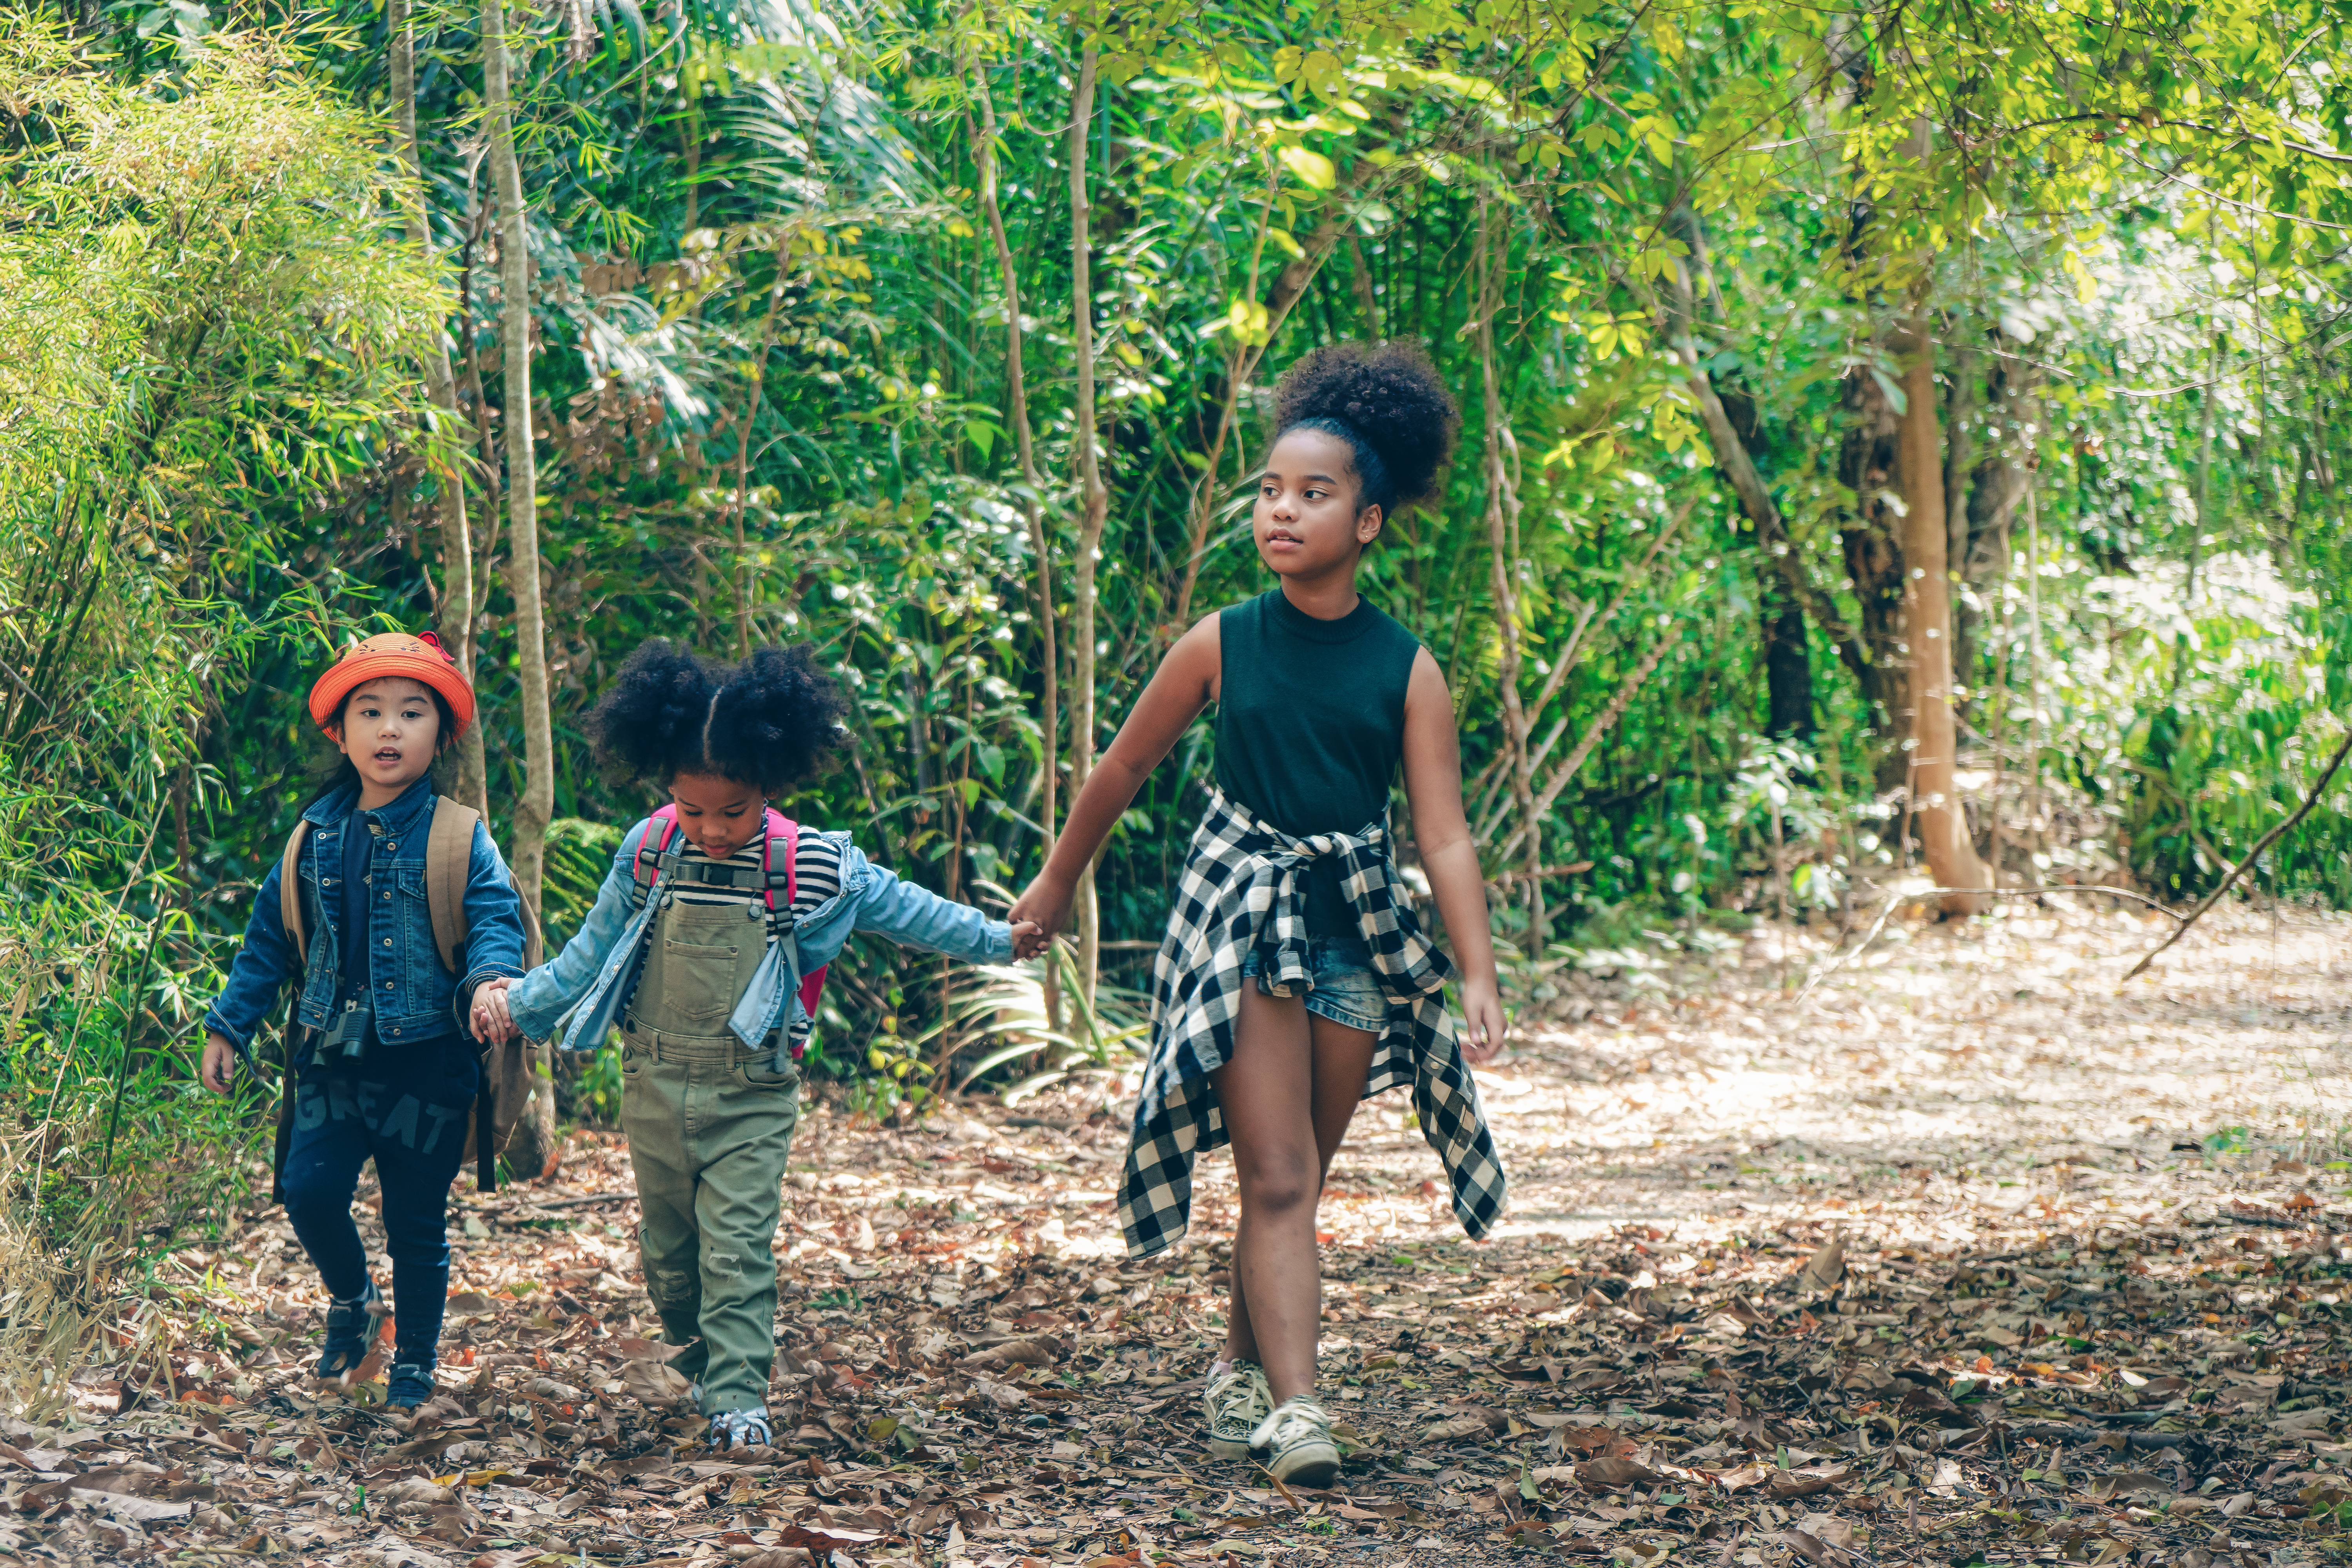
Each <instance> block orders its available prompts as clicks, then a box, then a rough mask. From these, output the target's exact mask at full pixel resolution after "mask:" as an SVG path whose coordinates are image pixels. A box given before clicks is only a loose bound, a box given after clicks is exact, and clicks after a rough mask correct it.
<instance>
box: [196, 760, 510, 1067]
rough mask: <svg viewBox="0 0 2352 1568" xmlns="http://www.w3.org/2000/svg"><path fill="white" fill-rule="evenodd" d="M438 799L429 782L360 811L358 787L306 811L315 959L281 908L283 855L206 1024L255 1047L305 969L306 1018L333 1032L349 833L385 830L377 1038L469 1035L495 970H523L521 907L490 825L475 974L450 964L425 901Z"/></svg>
mask: <svg viewBox="0 0 2352 1568" xmlns="http://www.w3.org/2000/svg"><path fill="white" fill-rule="evenodd" d="M435 799H436V797H435V795H434V794H433V789H432V786H431V785H430V784H426V785H425V786H424V787H421V788H415V789H411V790H409V791H408V793H406V794H405V795H402V796H401V797H400V798H399V799H397V800H395V801H394V802H392V803H391V804H390V805H386V806H385V807H384V808H383V810H381V811H361V810H359V809H358V804H359V786H358V785H357V784H353V785H352V786H351V787H350V788H349V789H347V790H341V791H338V792H337V793H335V794H334V795H329V796H328V797H327V798H326V799H324V800H321V801H320V802H319V803H317V804H316V805H312V806H311V807H310V809H309V810H308V811H306V812H304V813H303V814H302V816H303V819H304V820H305V821H307V822H309V823H310V836H309V837H307V838H305V839H304V840H303V844H302V853H301V856H300V858H299V859H298V861H297V863H296V866H297V875H299V877H300V878H301V879H302V899H303V903H304V907H305V908H307V909H308V910H309V911H310V920H309V928H310V929H309V936H310V943H309V945H310V962H309V963H308V964H307V965H305V964H303V963H302V962H301V961H300V960H299V959H298V958H296V956H295V953H294V939H293V938H292V937H291V936H290V935H289V934H288V932H287V930H286V922H285V921H284V919H283V918H282V917H281V916H280V914H279V912H278V905H279V899H278V878H279V876H280V874H281V873H282V871H283V869H284V866H283V860H282V858H281V860H280V862H279V863H278V864H275V865H272V866H271V867H270V868H269V875H268V876H267V877H264V878H263V879H261V891H260V892H259V893H258V894H257V895H255V898H254V905H253V918H252V919H251V920H250V921H247V922H246V927H245V946H244V947H243V948H241V949H240V950H239V951H238V952H237V955H236V963H234V964H232V965H231V966H230V968H229V972H228V984H227V985H226V986H224V987H223V988H222V990H221V994H220V995H219V997H218V998H216V999H215V1001H214V1003H213V1005H212V1007H211V1009H210V1010H209V1011H207V1012H206V1013H205V1028H206V1029H208V1030H212V1031H215V1032H216V1033H219V1034H222V1035H226V1036H227V1037H229V1038H230V1039H231V1040H233V1041H235V1042H236V1044H237V1045H239V1046H249V1045H251V1044H252V1041H253V1036H254V1032H255V1031H256V1030H257V1029H258V1028H260V1027H261V1021H262V1020H263V1019H264V1018H265V1017H267V1016H268V1014H269V1010H270V1008H272V1007H273V1006H275V1005H277V1003H278V991H279V989H280V988H281V987H282V986H283V985H284V984H286V982H287V980H288V979H289V977H291V976H293V975H294V974H295V973H296V971H297V969H298V967H299V969H300V972H301V992H300V994H299V996H298V997H297V998H296V1000H295V1004H294V1017H295V1020H296V1022H298V1023H299V1024H301V1025H303V1026H307V1027H310V1028H313V1029H322V1028H325V1027H326V1026H327V1023H328V1015H329V1013H330V1012H331V1009H332V1008H333V1007H334V1005H335V970H336V967H337V963H336V961H337V959H338V958H339V957H340V955H341V951H342V932H341V923H342V916H343V908H342V904H343V900H342V889H341V883H342V876H343V835H344V834H345V833H347V832H350V833H365V832H366V831H367V830H368V825H369V824H371V823H372V824H373V825H374V826H377V827H380V828H382V829H383V832H382V833H381V834H380V835H378V836H377V838H376V842H375V846H374V849H373V856H372V864H371V866H370V868H369V875H370V877H371V878H372V879H373V881H372V882H371V884H370V888H371V890H372V891H373V892H374V893H376V894H377V895H378V896H377V897H375V898H373V899H371V900H368V915H369V919H368V942H367V952H368V973H367V990H368V994H369V996H371V997H372V998H373V1000H374V1002H375V1021H376V1036H377V1037H378V1038H379V1039H381V1040H383V1042H384V1043H385V1044H386V1045H406V1044H412V1043H414V1042H416V1041H420V1040H434V1039H439V1038H441V1037H443V1036H445V1035H448V1034H451V1033H453V1032H457V1031H461V1030H462V1029H463V1028H464V1026H465V1016H466V1009H467V1006H469V1005H471V1001H472V997H473V994H474V987H475V986H476V985H478V984H480V983H481V982H482V981H484V980H485V979H488V977H489V976H491V975H493V974H520V973H522V900H520V897H518V896H517V894H516V892H515V886H514V879H512V878H511V877H509V876H508V875H507V864H506V862H505V861H504V860H503V859H501V858H499V847H498V846H497V845H496V844H493V843H492V842H491V841H490V833H489V829H488V827H487V826H483V825H482V824H479V823H477V824H475V826H474V852H473V857H472V861H471V864H470V865H469V866H468V868H467V874H466V954H465V967H466V973H464V974H462V975H458V974H452V973H449V972H448V971H447V970H446V969H444V968H442V967H441V954H440V952H439V950H438V949H436V947H435V946H434V944H433V915H432V911H431V910H430V909H429V908H428V907H427V906H426V904H425V840H426V838H427V837H428V836H429V832H430V830H431V828H432V826H433V809H434V801H435Z"/></svg>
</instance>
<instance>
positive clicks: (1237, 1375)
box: [1201, 1361, 1274, 1459]
mask: <svg viewBox="0 0 2352 1568" xmlns="http://www.w3.org/2000/svg"><path fill="white" fill-rule="evenodd" d="M1201 1414H1202V1416H1203V1417H1204V1418H1206V1420H1207V1422H1208V1425H1209V1452H1211V1453H1212V1454H1214V1455H1215V1456H1216V1457H1217V1458H1220V1459H1246V1458H1249V1451H1250V1434H1251V1433H1253V1432H1255V1431H1256V1430H1257V1429H1258V1427H1259V1426H1261V1425H1262V1424H1263V1423H1264V1422H1265V1418H1266V1417H1267V1416H1268V1415H1273V1414H1274V1390H1272V1389H1270V1388H1268V1387H1267V1386H1266V1385H1265V1368H1264V1367H1262V1366H1260V1365H1258V1364H1257V1363H1255V1362H1254V1361H1237V1362H1234V1363H1233V1364H1232V1365H1231V1366H1230V1367H1228V1368H1227V1369H1226V1370H1225V1371H1224V1372H1223V1373H1219V1374H1217V1375H1216V1376H1215V1377H1213V1378H1211V1379H1210V1380H1209V1386H1208V1388H1207V1389H1206V1390H1205V1391H1203V1392H1202V1395H1201Z"/></svg>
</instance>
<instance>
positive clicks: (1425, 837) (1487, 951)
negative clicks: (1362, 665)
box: [1404, 648, 1504, 1066]
mask: <svg viewBox="0 0 2352 1568" xmlns="http://www.w3.org/2000/svg"><path fill="white" fill-rule="evenodd" d="M1404 793H1405V798H1406V799H1407V800H1408V801H1410V802H1411V803H1412V831H1413V837H1415V838H1416V839H1417V840H1418V841H1419V842H1420V846H1421V864H1422V868H1423V870H1424V871H1426V872H1428V874H1429V887H1430V890H1431V891H1432V892H1433V893H1434V894H1436V895H1437V912H1438V913H1439V914H1440V915H1441V916H1443V917H1444V921H1445V934H1446V936H1447V937H1448V938H1449V939H1451V940H1452V942H1453V943H1454V963H1456V964H1457V965H1459V966H1460V968H1461V970H1462V1013H1463V1021H1464V1023H1465V1024H1466V1025H1467V1026H1468V1027H1467V1029H1466V1030H1465V1035H1464V1038H1463V1041H1462V1054H1463V1056H1464V1057H1465V1058H1467V1059H1468V1060H1469V1061H1470V1062H1471V1064H1472V1065H1473V1066H1477V1065H1481V1064H1484V1063H1486V1062H1490V1061H1492V1060H1494V1059H1495V1057H1496V1053H1498V1052H1499V1051H1501V1050H1502V1048H1503V1029H1504V1024H1503V999H1502V993H1501V990H1500V988H1499V987H1498V986H1497V984H1496V979H1495V934H1494V931H1493V928H1492V927H1490V926H1489V925H1488V924H1487V921H1486V879H1485V877H1484V876H1483V875H1482V874H1481V873H1480V871H1479V869H1478V847H1477V845H1475V843H1473V842H1472V841H1471V838H1470V823H1469V819H1468V818H1467V817H1466V816H1465V815H1464V813H1463V810H1462V743H1461V740H1460V738H1459V737H1458V736H1457V735H1456V734H1455V733H1454V698H1453V694H1452V693H1450V692H1448V691H1447V690H1446V689H1445V677H1444V675H1443V674H1442V673H1440V672H1439V670H1438V668H1437V660H1436V659H1435V658H1433V657H1432V656H1431V654H1430V651H1429V650H1428V649H1427V648H1423V649H1422V650H1421V653H1420V655H1419V656H1418V657H1417V658H1414V660H1413V664H1412V684H1411V685H1409V686H1407V687H1406V688H1405V697H1404Z"/></svg>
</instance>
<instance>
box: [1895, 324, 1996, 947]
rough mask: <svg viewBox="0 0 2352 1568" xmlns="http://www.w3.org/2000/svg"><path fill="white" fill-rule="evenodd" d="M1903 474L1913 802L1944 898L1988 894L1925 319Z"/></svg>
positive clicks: (1904, 438)
mask: <svg viewBox="0 0 2352 1568" xmlns="http://www.w3.org/2000/svg"><path fill="white" fill-rule="evenodd" d="M1905 337H1906V339H1907V342H1906V343H1905V344H1904V350H1905V358H1906V361H1907V363H1906V368H1905V371H1904V377H1903V390H1904V409H1903V415H1902V430H1901V450H1900V455H1899V459H1898V464H1897V467H1898V468H1899V471H1900V477H1901V482H1902V486H1903V499H1904V501H1905V509H1904V516H1903V531H1902V548H1903V561H1904V564H1905V566H1906V567H1907V568H1908V570H1907V572H1906V574H1905V576H1906V581H1905V583H1904V588H1903V632H1904V637H1905V640H1906V642H1907V643H1908V644H1909V645H1910V648H1909V651H1910V679H1909V680H1908V681H1906V686H1907V687H1908V692H1907V696H1908V697H1909V700H1910V707H1911V768H1910V773H1911V800H1912V805H1913V812H1914V817H1915V820H1916V825H1917V829H1918V834H1919V841H1920V845H1921V847H1922V848H1923V850H1924V851H1925V853H1926V856H1927V869H1928V871H1929V873H1930V874H1931V875H1933V876H1934V877H1935V879H1936V885H1937V887H1940V888H1982V887H1986V886H1989V885H1990V878H1989V876H1988V875H1987V873H1986V868H1985V863H1984V862H1983V861H1982V860H1981V859H1979V858H1978V857H1977V850H1976V845H1975V843H1974V842H1973V841H1972V840H1971V839H1970V838H1969V823H1968V813H1967V812H1966V811H1965V810H1963V809H1962V807H1961V804H1960V796H1959V789H1958V785H1957V784H1955V783H1954V782H1953V774H1954V772H1955V764H1956V761H1957V758H1956V754H1955V753H1956V752H1957V751H1958V746H1959V733H1958V724H1957V723H1956V722H1955V721H1954V718H1953V713H1952V580H1951V572H1950V570H1949V568H1948V564H1947V560H1948V540H1949V538H1950V533H1949V523H1948V518H1947V515H1946V512H1945V507H1944V468H1943V441H1942V439H1941V435H1942V432H1941V429H1940V428H1939V426H1940V423H1941V422H1940V421H1939V420H1938V418H1937V396H1936V364H1935V340H1934V339H1933V337H1932V336H1930V334H1929V331H1928V322H1927V317H1926V316H1925V314H1924V313H1920V314H1915V315H1913V317H1912V318H1911V320H1910V321H1909V322H1908V323H1907V325H1906V331H1905ZM1984 905H1985V900H1983V899H1982V898H1980V897H1978V896H1976V895H1974V894H1971V893H1956V894H1952V895H1949V896H1948V897H1947V898H1946V899H1945V900H1944V908H1945V910H1947V911H1948V912H1949V913H1953V914H1975V913H1978V912H1979V910H1982V909H1983V908H1984Z"/></svg>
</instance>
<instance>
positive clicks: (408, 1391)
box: [383, 1362, 434, 1410]
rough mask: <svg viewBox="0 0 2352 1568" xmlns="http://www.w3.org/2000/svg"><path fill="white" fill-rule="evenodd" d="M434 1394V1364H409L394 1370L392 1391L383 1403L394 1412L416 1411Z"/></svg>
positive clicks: (385, 1396) (386, 1395)
mask: <svg viewBox="0 0 2352 1568" xmlns="http://www.w3.org/2000/svg"><path fill="white" fill-rule="evenodd" d="M433 1394H434V1386H433V1363H430V1362H426V1363H424V1364H422V1365H419V1364H418V1363H415V1362H408V1363H403V1364H402V1365H399V1366H396V1367H394V1368H393V1369H392V1389H391V1392H390V1393H388V1394H385V1395H384V1401H383V1402H384V1404H385V1405H386V1406H388V1407H389V1408H391V1409H394V1410H414V1409H415V1408H416V1407H417V1406H418V1405H422V1404H424V1403H425V1401H426V1400H428V1399H430V1398H432V1397H433Z"/></svg>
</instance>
